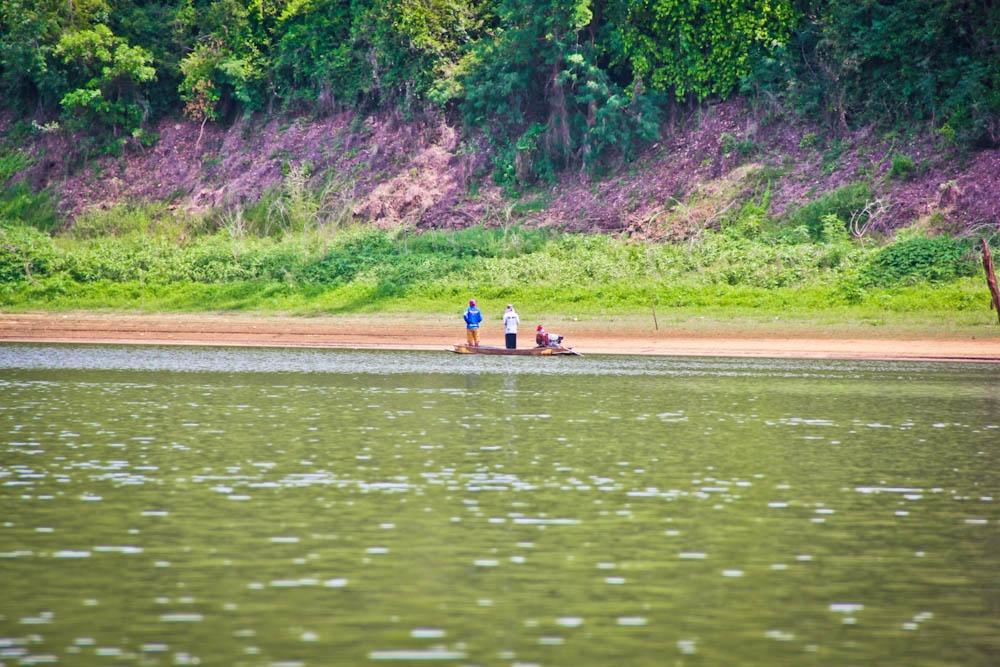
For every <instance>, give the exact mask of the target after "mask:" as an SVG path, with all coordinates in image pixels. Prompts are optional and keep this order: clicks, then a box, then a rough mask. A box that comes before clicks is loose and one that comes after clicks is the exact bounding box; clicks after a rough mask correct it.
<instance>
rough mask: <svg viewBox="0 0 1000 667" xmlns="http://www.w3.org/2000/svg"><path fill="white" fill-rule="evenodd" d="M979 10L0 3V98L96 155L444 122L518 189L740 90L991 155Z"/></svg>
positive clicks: (395, 2) (639, 1) (999, 64)
mask: <svg viewBox="0 0 1000 667" xmlns="http://www.w3.org/2000/svg"><path fill="white" fill-rule="evenodd" d="M998 84H1000V5H998V4H997V3H994V2H992V1H991V0H863V1H858V0H718V1H715V2H694V1H692V0H76V1H75V2H71V3H67V2H63V1H62V0H5V1H4V2H3V3H0V95H2V97H3V100H4V102H3V104H4V105H7V106H10V107H13V108H15V110H16V111H18V112H20V113H22V114H29V115H31V116H33V117H34V118H35V119H39V118H40V119H44V120H51V119H52V118H54V117H56V116H57V115H58V116H59V117H60V118H61V120H60V123H61V124H62V126H63V127H65V128H67V129H75V130H78V131H79V130H85V132H83V134H84V135H85V136H86V137H87V139H88V140H90V141H91V142H92V147H93V148H95V149H100V150H110V151H120V150H121V149H123V148H124V147H125V146H126V145H127V144H128V143H129V142H130V141H135V142H139V143H148V142H150V141H154V140H155V136H153V135H151V134H150V129H149V128H150V127H151V124H152V121H153V120H155V119H156V118H157V117H158V116H161V115H164V114H175V113H178V112H183V113H184V114H186V115H187V116H189V117H191V118H192V119H195V120H197V121H200V122H203V123H204V122H216V121H218V122H230V121H233V120H235V119H237V118H239V117H241V116H243V115H246V114H253V113H258V112H264V113H275V112H279V111H283V110H290V111H296V112H302V111H305V112H311V113H317V114H324V113H330V112H334V111H337V110H340V109H347V108H349V109H356V110H361V111H365V112H368V111H373V110H379V109H396V110H399V111H402V112H403V113H408V114H415V113H420V112H421V111H423V110H425V109H430V108H440V109H443V110H444V111H445V112H446V113H448V114H451V115H453V116H454V117H456V118H461V119H462V120H463V122H464V123H465V125H466V126H467V127H468V128H470V129H473V130H475V131H477V132H481V133H482V134H483V135H484V136H486V137H487V138H488V139H489V141H490V142H491V143H492V145H493V147H494V149H495V152H494V154H495V155H496V158H495V159H496V165H495V166H496V177H497V178H498V180H500V181H501V182H506V183H511V184H519V183H529V182H534V181H537V180H545V179H548V178H551V177H552V174H554V173H555V171H557V170H559V169H565V168H586V167H588V166H591V165H594V164H595V163H597V162H599V161H601V160H603V159H606V158H609V157H621V156H625V157H627V156H628V154H629V153H630V152H631V151H633V150H634V149H635V147H636V146H638V145H639V144H641V143H642V142H643V141H647V140H650V139H652V138H653V137H654V136H656V133H657V130H658V127H659V122H660V120H661V119H662V117H663V114H664V113H665V112H667V113H669V112H670V111H671V110H672V109H676V108H677V107H678V106H690V105H693V104H696V103H698V102H701V101H705V100H710V99H720V98H725V97H727V96H729V95H732V94H734V93H736V92H742V93H744V94H748V95H751V96H754V97H756V98H757V99H759V100H761V101H763V102H767V101H771V102H773V101H777V102H779V103H780V104H782V105H783V106H785V107H793V108H795V109H797V110H799V111H800V112H801V113H804V114H807V115H810V116H812V117H814V118H817V119H821V120H823V121H825V122H826V123H827V124H828V125H829V127H831V128H832V129H834V130H837V129H843V128H848V127H850V126H853V125H858V124H880V125H884V126H887V127H899V126H904V125H907V124H911V123H913V122H914V121H916V122H917V123H918V124H922V125H924V126H926V127H928V128H931V129H933V130H936V131H937V132H939V133H940V135H941V137H942V138H943V139H944V140H946V141H950V142H956V143H960V144H962V145H970V146H983V145H988V146H996V145H998V144H1000V85H998Z"/></svg>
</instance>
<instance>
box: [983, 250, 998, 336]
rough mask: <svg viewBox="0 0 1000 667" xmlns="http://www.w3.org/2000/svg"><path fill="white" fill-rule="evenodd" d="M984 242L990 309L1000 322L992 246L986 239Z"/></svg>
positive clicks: (984, 261)
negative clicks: (994, 312)
mask: <svg viewBox="0 0 1000 667" xmlns="http://www.w3.org/2000/svg"><path fill="white" fill-rule="evenodd" d="M982 242H983V269H984V270H985V271H986V284H987V285H989V286H990V296H991V297H992V300H991V301H990V307H991V308H993V310H995V311H996V313H997V321H998V322H1000V289H998V288H997V276H996V274H995V273H993V257H992V256H990V244H989V243H987V242H986V239H982Z"/></svg>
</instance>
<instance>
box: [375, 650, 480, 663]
mask: <svg viewBox="0 0 1000 667" xmlns="http://www.w3.org/2000/svg"><path fill="white" fill-rule="evenodd" d="M368 659H369V660H398V661H404V660H414V661H415V660H465V653H463V652H462V651H450V650H448V649H443V648H434V649H426V650H421V649H397V650H388V651H370V652H369V653H368Z"/></svg>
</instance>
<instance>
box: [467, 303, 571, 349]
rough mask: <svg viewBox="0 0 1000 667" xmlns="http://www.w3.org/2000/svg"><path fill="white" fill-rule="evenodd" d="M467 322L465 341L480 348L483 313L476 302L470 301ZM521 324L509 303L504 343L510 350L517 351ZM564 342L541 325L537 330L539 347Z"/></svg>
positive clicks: (504, 329)
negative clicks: (518, 328) (480, 328)
mask: <svg viewBox="0 0 1000 667" xmlns="http://www.w3.org/2000/svg"><path fill="white" fill-rule="evenodd" d="M463 319H464V320H465V340H466V342H467V343H468V344H469V345H470V346H472V347H478V346H479V326H480V325H481V324H482V322H483V313H482V311H481V310H479V308H477V307H476V300H475V299H469V307H468V308H467V309H466V311H465V315H464V317H463ZM520 323H521V318H520V317H519V316H518V314H517V311H516V310H514V304H511V303H508V304H507V310H506V311H505V312H504V314H503V333H504V343H505V346H506V347H507V349H508V350H515V349H517V327H518V325H519V324H520ZM561 341H562V336H556V335H555V334H550V333H548V332H547V331H545V327H543V326H542V325H541V324H539V325H538V327H536V329H535V345H537V346H538V347H548V346H549V345H558V344H559V343H560V342H561Z"/></svg>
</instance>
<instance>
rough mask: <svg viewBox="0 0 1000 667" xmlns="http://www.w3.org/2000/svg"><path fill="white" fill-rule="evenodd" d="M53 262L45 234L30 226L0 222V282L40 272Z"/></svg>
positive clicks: (49, 268)
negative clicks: (13, 225) (12, 225)
mask: <svg viewBox="0 0 1000 667" xmlns="http://www.w3.org/2000/svg"><path fill="white" fill-rule="evenodd" d="M57 265H58V256H57V253H56V250H55V247H54V246H53V244H52V239H51V238H50V237H49V236H48V235H47V234H44V233H42V232H40V231H38V230H37V229H32V228H30V227H7V226H0V283H5V282H14V281H20V280H26V279H31V278H35V277H37V276H43V275H46V274H48V273H49V272H50V271H52V270H53V269H54V268H55V267H56V266H57Z"/></svg>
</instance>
